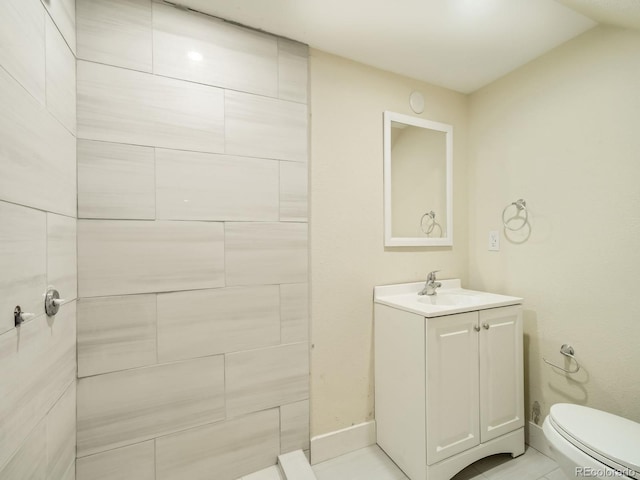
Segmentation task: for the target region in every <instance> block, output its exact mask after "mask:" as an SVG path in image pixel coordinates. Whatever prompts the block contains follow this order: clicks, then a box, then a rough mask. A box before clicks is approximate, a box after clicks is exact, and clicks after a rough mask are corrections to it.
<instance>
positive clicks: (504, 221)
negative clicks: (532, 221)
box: [502, 198, 529, 232]
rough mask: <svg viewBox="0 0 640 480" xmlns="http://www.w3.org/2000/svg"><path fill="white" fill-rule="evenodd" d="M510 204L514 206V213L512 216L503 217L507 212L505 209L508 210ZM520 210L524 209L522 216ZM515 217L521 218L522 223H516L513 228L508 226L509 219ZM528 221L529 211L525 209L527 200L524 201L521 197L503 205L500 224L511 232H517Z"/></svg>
mask: <svg viewBox="0 0 640 480" xmlns="http://www.w3.org/2000/svg"><path fill="white" fill-rule="evenodd" d="M512 206H515V207H516V214H515V215H514V216H513V217H509V218H505V215H506V214H507V210H509V208H510V207H512ZM522 211H524V218H523V217H520V212H522ZM517 218H522V224H521V225H518V226H517V227H515V228H513V227H511V226H509V224H510V223H511V221H512V220H514V219H517ZM528 221H529V211H528V210H527V202H525V201H524V200H523V199H522V198H520V199H518V200H516V201H515V202H511V203H510V204H509V205H507V206H506V207H504V210H503V211H502V224H503V225H504V228H506V229H507V230H511V231H512V232H517V231H518V230H522V229H523V228H524V226H525V225H526V224H527V222H528Z"/></svg>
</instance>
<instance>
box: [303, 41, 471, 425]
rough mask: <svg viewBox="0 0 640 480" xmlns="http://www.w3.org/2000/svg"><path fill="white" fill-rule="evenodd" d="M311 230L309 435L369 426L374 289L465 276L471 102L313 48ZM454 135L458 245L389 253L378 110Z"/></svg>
mask: <svg viewBox="0 0 640 480" xmlns="http://www.w3.org/2000/svg"><path fill="white" fill-rule="evenodd" d="M310 55H311V56H310V62H311V64H310V75H311V80H310V83H311V99H310V100H311V116H312V120H311V121H312V131H311V168H310V170H311V172H310V181H311V183H310V188H311V190H310V202H311V204H310V213H311V218H312V219H313V220H312V222H311V225H310V232H311V233H310V244H311V245H310V249H311V251H310V255H311V315H312V345H313V348H312V354H311V362H312V367H311V389H312V400H311V401H312V415H311V416H312V418H311V429H312V431H311V434H312V435H320V434H323V433H327V432H330V431H333V430H337V429H340V428H344V427H348V426H350V425H352V424H357V423H361V422H364V421H367V420H370V419H372V418H373V415H374V412H373V409H374V402H373V357H372V330H373V302H372V297H373V287H374V286H375V285H378V284H389V283H399V282H408V281H416V280H421V279H423V278H425V275H426V273H427V272H428V271H429V270H435V269H442V272H441V274H440V276H441V277H442V278H447V277H461V278H463V279H464V278H466V277H467V264H468V262H467V227H466V226H467V214H466V209H467V193H466V190H467V189H466V118H467V117H466V115H467V110H466V97H465V96H464V95H461V94H458V93H455V92H452V91H450V90H446V89H443V88H438V87H434V86H431V85H428V84H425V83H422V82H418V81H416V80H412V79H409V78H406V77H402V76H399V75H394V74H392V73H388V72H384V71H381V70H378V69H375V68H372V67H368V66H364V65H362V64H358V63H355V62H352V61H349V60H345V59H343V58H339V57H336V56H332V55H329V54H326V53H324V52H320V51H317V50H312V51H311V54H310ZM413 90H418V91H420V92H422V94H423V95H424V97H425V105H426V108H425V112H424V113H423V114H422V115H419V116H420V117H422V118H427V119H430V120H435V121H439V122H444V123H450V124H452V125H453V128H454V219H455V223H454V244H455V245H454V247H453V248H444V247H442V248H408V247H406V248H386V249H385V247H384V245H383V240H384V239H383V193H382V192H383V185H382V112H383V111H384V110H392V111H395V112H399V113H404V114H411V115H413V113H412V111H411V110H410V108H409V95H410V93H411V92H412V91H413Z"/></svg>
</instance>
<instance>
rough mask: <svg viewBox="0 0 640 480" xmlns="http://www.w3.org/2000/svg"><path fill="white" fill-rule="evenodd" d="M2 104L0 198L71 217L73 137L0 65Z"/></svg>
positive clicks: (0, 97)
mask: <svg viewBox="0 0 640 480" xmlns="http://www.w3.org/2000/svg"><path fill="white" fill-rule="evenodd" d="M30 1H31V0H28V2H30ZM28 2H25V3H28ZM4 4H5V2H0V5H4ZM0 8H3V7H1V6H0ZM40 8H41V9H42V6H40ZM42 15H46V14H45V13H44V11H43V12H42ZM0 18H2V15H0ZM0 21H1V20H0ZM0 31H2V28H1V27H0ZM43 33H44V31H43ZM25 42H26V41H25ZM42 47H43V49H44V45H42ZM1 50H2V48H0V51H1ZM43 51H44V50H43ZM23 54H24V53H23ZM0 105H2V108H1V109H0V145H2V148H1V149H0V165H2V175H0V197H1V199H2V200H7V201H10V202H14V203H19V204H22V205H28V206H31V207H36V208H40V209H42V210H47V211H50V212H56V213H63V214H65V215H69V216H72V217H75V215H76V139H75V137H74V136H73V135H72V134H71V133H70V132H69V131H68V130H67V129H66V128H64V127H63V126H62V124H60V122H58V121H57V120H56V119H55V118H54V117H53V116H52V115H51V114H50V113H49V112H47V110H46V109H45V107H44V106H43V105H40V104H39V103H38V102H37V101H36V100H34V98H33V97H32V96H31V95H29V93H27V92H26V91H25V90H24V89H23V88H22V87H21V86H20V85H19V84H18V83H16V81H15V80H14V79H13V78H11V77H10V76H9V75H8V74H7V73H6V72H5V71H4V70H3V69H1V68H0Z"/></svg>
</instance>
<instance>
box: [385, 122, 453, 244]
mask: <svg viewBox="0 0 640 480" xmlns="http://www.w3.org/2000/svg"><path fill="white" fill-rule="evenodd" d="M451 135H452V127H451V126H450V125H446V124H441V123H437V122H430V121H428V120H423V119H420V118H414V117H409V116H406V115H401V114H397V113H393V112H385V139H386V145H385V157H386V158H385V203H386V215H385V217H386V218H385V223H386V225H385V229H386V242H385V245H388V246H389V245H390V246H403V245H425V246H428V245H452V235H451V210H452V209H451V198H450V193H451V181H450V177H451Z"/></svg>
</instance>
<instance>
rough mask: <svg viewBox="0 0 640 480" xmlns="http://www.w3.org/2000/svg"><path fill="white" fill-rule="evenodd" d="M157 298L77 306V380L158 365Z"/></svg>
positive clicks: (88, 300)
mask: <svg viewBox="0 0 640 480" xmlns="http://www.w3.org/2000/svg"><path fill="white" fill-rule="evenodd" d="M156 357H157V356H156V295H155V294H153V295H125V296H122V297H98V298H83V299H81V300H80V301H79V302H78V377H86V376H89V375H96V374H99V373H107V372H114V371H116V370H125V369H128V368H135V367H143V366H146V365H153V364H155V363H156V359H157V358H156Z"/></svg>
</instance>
